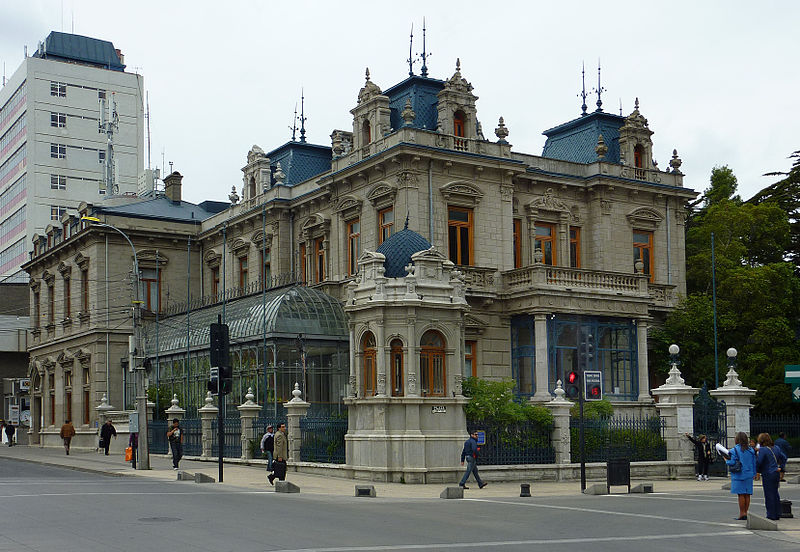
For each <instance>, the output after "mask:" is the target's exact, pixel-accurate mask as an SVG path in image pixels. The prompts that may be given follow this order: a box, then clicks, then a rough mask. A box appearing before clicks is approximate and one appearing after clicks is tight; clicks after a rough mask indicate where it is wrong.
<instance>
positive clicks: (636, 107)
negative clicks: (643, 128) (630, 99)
mask: <svg viewBox="0 0 800 552" xmlns="http://www.w3.org/2000/svg"><path fill="white" fill-rule="evenodd" d="M633 109H634V110H635V111H639V98H638V96H637V98H636V101H635V102H634V103H633Z"/></svg>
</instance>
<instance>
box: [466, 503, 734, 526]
mask: <svg viewBox="0 0 800 552" xmlns="http://www.w3.org/2000/svg"><path fill="white" fill-rule="evenodd" d="M462 500H464V501H470V502H490V503H492V504H511V505H513V506H527V507H529V508H546V509H550V510H568V511H571V512H588V513H592V514H606V515H610V516H628V517H637V518H646V519H657V520H659V521H661V520H668V521H680V522H683V523H697V524H700V525H718V526H721V527H741V525H739V524H736V523H720V522H717V521H702V520H697V519H684V518H670V517H665V516H660V515H654V514H637V513H630V512H615V511H612V510H598V509H596V508H578V507H577V506H555V505H553V504H535V503H530V502H527V503H526V502H507V501H504V500H491V499H488V498H464V499H462Z"/></svg>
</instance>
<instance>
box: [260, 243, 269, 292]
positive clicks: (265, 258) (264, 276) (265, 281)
mask: <svg viewBox="0 0 800 552" xmlns="http://www.w3.org/2000/svg"><path fill="white" fill-rule="evenodd" d="M271 262H272V255H271V253H270V251H269V248H267V249H265V250H262V251H261V285H263V286H264V287H269V286H270V284H271V282H272V268H271V266H270V265H271Z"/></svg>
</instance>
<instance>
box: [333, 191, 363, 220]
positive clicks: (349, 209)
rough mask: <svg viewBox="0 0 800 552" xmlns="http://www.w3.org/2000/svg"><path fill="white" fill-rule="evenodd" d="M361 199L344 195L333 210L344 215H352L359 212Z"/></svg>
mask: <svg viewBox="0 0 800 552" xmlns="http://www.w3.org/2000/svg"><path fill="white" fill-rule="evenodd" d="M361 203H362V201H361V199H359V198H355V197H352V196H345V197H343V198H342V199H340V200H339V203H338V204H337V205H336V209H335V211H336V212H337V213H342V215H344V216H349V215H354V214H357V213H359V212H361Z"/></svg>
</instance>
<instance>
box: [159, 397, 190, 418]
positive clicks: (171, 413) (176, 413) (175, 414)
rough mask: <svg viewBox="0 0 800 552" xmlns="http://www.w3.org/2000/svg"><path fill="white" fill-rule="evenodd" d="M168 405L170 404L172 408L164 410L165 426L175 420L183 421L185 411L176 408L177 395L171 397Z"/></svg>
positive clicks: (178, 407)
mask: <svg viewBox="0 0 800 552" xmlns="http://www.w3.org/2000/svg"><path fill="white" fill-rule="evenodd" d="M170 403H172V406H170V407H169V408H167V409H165V410H164V413H165V414H166V415H167V425H169V422H170V421H171V420H174V419H175V418H178V419H179V420H183V417H184V416H186V409H185V408H181V407H180V406H178V395H172V400H171V401H170Z"/></svg>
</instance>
